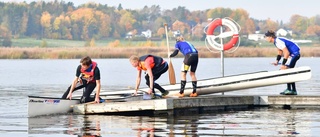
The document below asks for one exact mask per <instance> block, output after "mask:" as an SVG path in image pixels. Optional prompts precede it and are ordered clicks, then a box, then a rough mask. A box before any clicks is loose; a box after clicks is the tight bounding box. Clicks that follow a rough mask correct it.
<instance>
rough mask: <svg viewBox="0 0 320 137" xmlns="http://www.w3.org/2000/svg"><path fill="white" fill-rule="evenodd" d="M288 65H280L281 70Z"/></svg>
mask: <svg viewBox="0 0 320 137" xmlns="http://www.w3.org/2000/svg"><path fill="white" fill-rule="evenodd" d="M287 68H288V67H287V66H286V65H281V67H280V69H281V70H284V69H287Z"/></svg>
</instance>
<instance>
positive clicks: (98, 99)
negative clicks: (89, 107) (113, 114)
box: [94, 96, 100, 104]
mask: <svg viewBox="0 0 320 137" xmlns="http://www.w3.org/2000/svg"><path fill="white" fill-rule="evenodd" d="M94 103H98V104H99V103H100V98H99V96H96V98H95V99H94Z"/></svg>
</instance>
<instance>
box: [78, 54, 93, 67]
mask: <svg viewBox="0 0 320 137" xmlns="http://www.w3.org/2000/svg"><path fill="white" fill-rule="evenodd" d="M80 64H81V67H82V68H83V69H85V70H86V69H88V68H89V67H90V65H91V64H92V61H91V58H90V57H89V56H85V57H83V58H82V59H81V60H80Z"/></svg>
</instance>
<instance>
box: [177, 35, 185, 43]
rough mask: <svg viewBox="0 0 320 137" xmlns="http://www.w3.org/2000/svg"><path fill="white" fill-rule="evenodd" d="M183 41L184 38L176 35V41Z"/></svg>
mask: <svg viewBox="0 0 320 137" xmlns="http://www.w3.org/2000/svg"><path fill="white" fill-rule="evenodd" d="M180 41H184V38H183V37H182V36H178V37H177V38H176V42H180Z"/></svg>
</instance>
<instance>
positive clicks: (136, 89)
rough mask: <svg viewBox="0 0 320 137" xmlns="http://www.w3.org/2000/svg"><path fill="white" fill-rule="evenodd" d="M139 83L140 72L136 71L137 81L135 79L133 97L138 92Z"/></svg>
mask: <svg viewBox="0 0 320 137" xmlns="http://www.w3.org/2000/svg"><path fill="white" fill-rule="evenodd" d="M140 82H141V70H138V73H137V79H136V87H135V92H134V95H135V96H136V95H137V92H138V90H139V86H140Z"/></svg>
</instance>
